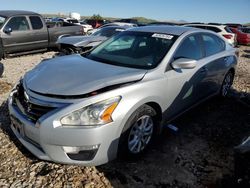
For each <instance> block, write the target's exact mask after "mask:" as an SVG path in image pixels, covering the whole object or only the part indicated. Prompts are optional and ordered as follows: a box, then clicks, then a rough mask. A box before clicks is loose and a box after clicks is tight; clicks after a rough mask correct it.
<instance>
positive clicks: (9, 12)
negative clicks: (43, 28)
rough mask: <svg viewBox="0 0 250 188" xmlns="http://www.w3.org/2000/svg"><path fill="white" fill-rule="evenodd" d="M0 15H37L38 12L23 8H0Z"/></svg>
mask: <svg viewBox="0 0 250 188" xmlns="http://www.w3.org/2000/svg"><path fill="white" fill-rule="evenodd" d="M0 15H1V16H4V17H11V16H17V15H39V14H38V13H35V12H31V11H24V10H0Z"/></svg>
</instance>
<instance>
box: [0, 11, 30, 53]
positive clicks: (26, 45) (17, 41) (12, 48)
mask: <svg viewBox="0 0 250 188" xmlns="http://www.w3.org/2000/svg"><path fill="white" fill-rule="evenodd" d="M8 28H10V29H11V32H2V36H1V37H2V43H3V46H4V50H5V53H14V52H21V51H26V50H30V49H32V41H33V38H32V36H31V34H32V32H33V31H32V30H31V27H30V24H29V22H28V19H27V17H26V16H15V17H12V18H10V19H9V20H8V21H7V23H6V25H5V26H4V29H6V30H7V29H8ZM4 29H3V30H4Z"/></svg>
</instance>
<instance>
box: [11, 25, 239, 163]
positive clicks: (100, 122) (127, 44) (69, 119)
mask: <svg viewBox="0 0 250 188" xmlns="http://www.w3.org/2000/svg"><path fill="white" fill-rule="evenodd" d="M236 64H237V52H236V50H235V49H234V48H232V47H231V46H230V45H229V44H228V43H227V42H226V41H225V40H224V39H223V38H222V37H220V36H219V35H217V34H215V33H213V32H210V31H205V30H200V29H195V28H188V27H178V26H146V27H138V28H133V29H130V30H127V31H124V32H121V33H120V34H118V35H116V36H113V37H111V38H110V39H108V40H107V41H105V42H104V43H102V44H100V45H99V46H98V47H96V48H95V49H94V50H92V51H91V52H89V53H86V54H84V55H79V54H78V55H69V56H63V57H57V58H53V59H51V60H45V61H42V62H41V63H40V64H39V65H38V66H37V67H35V68H34V69H33V70H31V71H30V72H28V73H27V74H26V75H25V76H24V78H23V79H22V80H20V82H19V83H18V84H17V86H16V87H15V88H14V89H13V91H12V92H11V94H10V97H9V111H10V116H11V120H12V124H11V128H12V130H13V132H14V133H15V135H16V136H17V138H18V139H19V140H20V141H21V143H22V144H23V145H24V146H25V147H26V148H28V149H29V150H30V151H31V152H32V153H33V154H34V155H35V156H37V157H38V158H40V159H43V160H50V161H54V162H59V163H70V164H79V165H100V164H103V163H106V162H108V161H110V160H112V159H114V158H116V157H117V155H118V156H132V157H133V156H136V155H139V154H141V153H143V152H144V151H145V150H146V149H147V147H148V145H149V144H150V143H151V142H152V138H153V137H154V136H156V135H157V134H158V133H160V132H161V130H162V127H163V125H164V124H165V123H166V122H168V121H170V120H172V119H173V118H175V117H177V116H178V115H180V114H182V113H183V112H185V111H186V110H187V109H190V108H191V107H193V106H195V105H196V104H198V103H200V102H201V101H204V100H205V99H207V98H209V97H211V96H214V95H221V96H226V95H227V94H228V91H229V89H230V87H231V85H232V82H233V78H234V73H235V67H236Z"/></svg>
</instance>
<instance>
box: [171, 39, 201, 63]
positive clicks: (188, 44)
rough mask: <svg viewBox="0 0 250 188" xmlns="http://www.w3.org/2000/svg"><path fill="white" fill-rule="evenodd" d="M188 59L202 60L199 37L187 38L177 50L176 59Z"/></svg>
mask: <svg viewBox="0 0 250 188" xmlns="http://www.w3.org/2000/svg"><path fill="white" fill-rule="evenodd" d="M179 58H188V59H195V60H199V59H201V58H202V51H201V46H200V43H199V39H198V37H197V36H189V37H187V38H186V39H185V40H184V41H183V42H182V43H181V45H180V47H179V48H178V49H177V51H176V53H175V55H174V59H179Z"/></svg>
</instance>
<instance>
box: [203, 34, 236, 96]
mask: <svg viewBox="0 0 250 188" xmlns="http://www.w3.org/2000/svg"><path fill="white" fill-rule="evenodd" d="M201 38H202V44H203V47H204V50H205V58H204V60H205V61H206V62H207V64H206V66H205V67H206V78H205V79H204V81H203V83H202V85H201V88H202V90H203V89H204V90H205V89H206V91H207V92H208V93H207V94H208V95H211V94H213V93H215V92H217V91H218V90H219V89H220V85H221V82H222V80H223V78H224V75H225V72H226V70H227V64H230V62H231V61H233V57H230V56H226V55H225V53H224V52H225V48H226V44H225V42H224V41H223V40H222V39H221V38H219V37H218V36H216V35H213V34H209V33H203V34H201Z"/></svg>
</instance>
